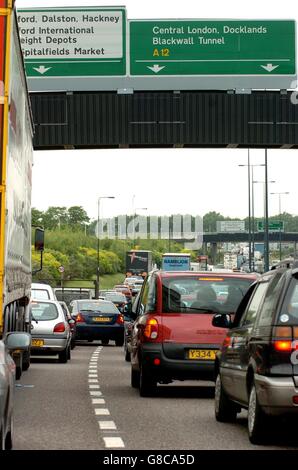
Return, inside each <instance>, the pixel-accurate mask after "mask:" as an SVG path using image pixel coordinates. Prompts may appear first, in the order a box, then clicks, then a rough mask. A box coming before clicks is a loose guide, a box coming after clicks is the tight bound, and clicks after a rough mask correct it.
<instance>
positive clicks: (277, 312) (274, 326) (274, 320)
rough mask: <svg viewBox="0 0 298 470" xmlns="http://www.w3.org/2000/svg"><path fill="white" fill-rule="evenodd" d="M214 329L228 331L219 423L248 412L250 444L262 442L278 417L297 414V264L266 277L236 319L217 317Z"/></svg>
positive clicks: (220, 364)
mask: <svg viewBox="0 0 298 470" xmlns="http://www.w3.org/2000/svg"><path fill="white" fill-rule="evenodd" d="M295 266H296V267H295ZM213 325H214V326H216V327H217V328H218V327H223V328H227V327H229V328H230V330H229V331H228V332H227V334H226V337H225V339H224V342H223V345H222V348H221V351H220V352H219V353H218V355H217V359H216V364H215V369H216V385H215V416H216V419H217V420H218V421H221V422H225V421H232V420H235V418H236V415H237V413H238V412H239V411H240V410H241V408H245V409H248V435H249V439H250V441H251V442H252V443H254V444H259V443H262V442H264V441H265V440H266V436H267V431H268V429H269V428H270V427H271V428H272V425H273V424H274V418H276V417H279V416H287V415H292V414H296V416H297V414H298V351H297V349H298V264H295V265H294V266H293V267H290V268H287V267H285V266H284V265H283V264H281V265H280V267H278V269H276V270H274V271H270V272H268V273H265V274H264V275H262V276H261V277H260V278H259V279H258V280H257V282H255V283H254V284H253V285H252V286H251V287H250V289H249V290H248V292H247V294H246V295H245V296H244V298H243V300H242V302H241V303H240V305H239V308H238V310H237V312H236V315H235V318H234V320H233V321H232V320H231V318H230V316H229V315H227V314H224V315H218V314H217V315H215V316H214V318H213Z"/></svg>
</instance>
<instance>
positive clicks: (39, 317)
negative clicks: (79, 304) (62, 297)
mask: <svg viewBox="0 0 298 470" xmlns="http://www.w3.org/2000/svg"><path fill="white" fill-rule="evenodd" d="M31 313H32V326H31V328H32V329H31V335H32V342H31V354H35V355H36V354H37V355H40V354H50V355H52V354H58V358H59V362H62V363H65V362H67V360H68V359H70V341H71V331H70V327H69V323H68V320H67V318H66V316H65V313H64V311H63V309H62V307H61V305H60V303H59V302H58V301H54V300H46V301H43V300H34V301H32V302H31Z"/></svg>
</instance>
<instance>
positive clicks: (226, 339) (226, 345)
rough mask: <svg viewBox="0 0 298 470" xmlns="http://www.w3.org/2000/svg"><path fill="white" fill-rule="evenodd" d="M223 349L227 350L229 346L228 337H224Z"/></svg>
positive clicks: (229, 340) (229, 339)
mask: <svg viewBox="0 0 298 470" xmlns="http://www.w3.org/2000/svg"><path fill="white" fill-rule="evenodd" d="M222 345H223V347H224V348H228V347H229V346H230V345H231V338H230V336H226V337H225V339H224V340H223V343H222Z"/></svg>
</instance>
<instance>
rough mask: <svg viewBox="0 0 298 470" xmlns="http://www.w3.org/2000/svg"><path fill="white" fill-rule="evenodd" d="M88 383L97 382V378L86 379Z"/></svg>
mask: <svg viewBox="0 0 298 470" xmlns="http://www.w3.org/2000/svg"><path fill="white" fill-rule="evenodd" d="M88 383H89V384H92V383H93V384H98V380H97V379H89V380H88Z"/></svg>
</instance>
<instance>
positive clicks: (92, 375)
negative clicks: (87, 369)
mask: <svg viewBox="0 0 298 470" xmlns="http://www.w3.org/2000/svg"><path fill="white" fill-rule="evenodd" d="M88 377H89V378H90V379H92V377H97V374H89V375H88Z"/></svg>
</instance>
